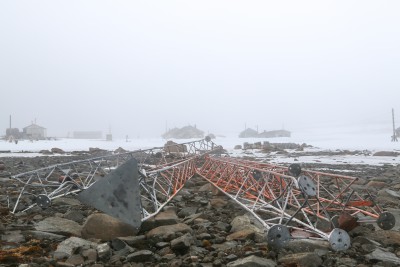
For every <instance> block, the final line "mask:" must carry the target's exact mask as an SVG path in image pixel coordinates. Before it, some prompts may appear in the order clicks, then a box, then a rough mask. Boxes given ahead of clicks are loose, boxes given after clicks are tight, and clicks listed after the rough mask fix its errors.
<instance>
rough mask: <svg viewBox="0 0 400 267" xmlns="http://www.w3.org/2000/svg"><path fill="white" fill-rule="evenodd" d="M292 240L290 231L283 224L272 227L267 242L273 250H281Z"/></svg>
mask: <svg viewBox="0 0 400 267" xmlns="http://www.w3.org/2000/svg"><path fill="white" fill-rule="evenodd" d="M289 240H290V233H289V229H288V228H287V227H286V226H284V225H281V224H277V225H274V226H272V227H271V228H270V229H269V230H268V233H267V242H268V245H270V246H271V247H273V248H276V249H280V248H282V247H284V246H285V245H286V244H287V243H288V242H289Z"/></svg>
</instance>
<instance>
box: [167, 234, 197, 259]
mask: <svg viewBox="0 0 400 267" xmlns="http://www.w3.org/2000/svg"><path fill="white" fill-rule="evenodd" d="M193 243H194V239H193V237H192V235H190V234H185V235H183V236H180V237H178V238H175V239H173V240H171V249H172V250H173V251H174V252H176V253H179V254H185V253H186V252H187V251H188V250H189V248H190V245H192V244H193Z"/></svg>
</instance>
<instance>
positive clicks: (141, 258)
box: [126, 250, 154, 262]
mask: <svg viewBox="0 0 400 267" xmlns="http://www.w3.org/2000/svg"><path fill="white" fill-rule="evenodd" d="M153 257H154V254H153V252H151V251H150V250H140V251H137V252H134V253H132V254H129V255H128V256H127V257H126V260H127V261H128V262H131V261H133V262H146V261H151V260H152V259H153Z"/></svg>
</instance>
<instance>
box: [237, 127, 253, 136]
mask: <svg viewBox="0 0 400 267" xmlns="http://www.w3.org/2000/svg"><path fill="white" fill-rule="evenodd" d="M239 137H240V138H251V137H258V132H257V131H256V130H253V129H251V128H247V129H246V130H244V131H243V132H241V133H240V134H239Z"/></svg>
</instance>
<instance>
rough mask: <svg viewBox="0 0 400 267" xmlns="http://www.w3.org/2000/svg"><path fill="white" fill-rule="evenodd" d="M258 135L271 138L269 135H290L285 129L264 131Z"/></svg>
mask: <svg viewBox="0 0 400 267" xmlns="http://www.w3.org/2000/svg"><path fill="white" fill-rule="evenodd" d="M258 137H262V138H271V137H290V132H289V131H286V130H276V131H268V132H267V131H264V132H262V133H260V134H259V135H258Z"/></svg>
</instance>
